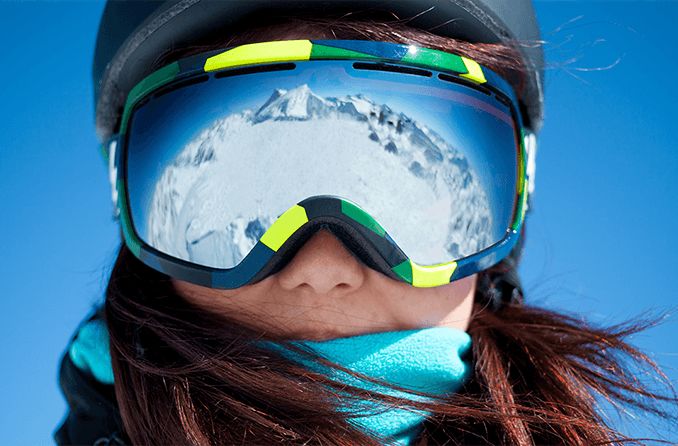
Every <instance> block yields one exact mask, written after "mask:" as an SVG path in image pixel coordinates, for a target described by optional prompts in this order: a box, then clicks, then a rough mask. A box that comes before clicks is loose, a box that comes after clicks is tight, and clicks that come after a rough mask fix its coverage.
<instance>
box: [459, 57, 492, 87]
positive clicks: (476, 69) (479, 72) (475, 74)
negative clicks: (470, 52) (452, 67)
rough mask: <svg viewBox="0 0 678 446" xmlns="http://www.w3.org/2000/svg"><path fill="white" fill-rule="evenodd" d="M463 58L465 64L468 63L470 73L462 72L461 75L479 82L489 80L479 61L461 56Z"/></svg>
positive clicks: (467, 67) (482, 82)
mask: <svg viewBox="0 0 678 446" xmlns="http://www.w3.org/2000/svg"><path fill="white" fill-rule="evenodd" d="M461 60H463V61H464V65H466V69H467V70H468V74H460V75H459V76H461V77H465V78H466V79H469V80H471V81H473V82H476V83H479V84H484V83H485V82H487V79H485V74H483V69H482V68H481V67H480V65H478V62H476V61H475V60H471V59H468V58H466V57H464V56H461Z"/></svg>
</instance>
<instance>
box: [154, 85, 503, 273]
mask: <svg viewBox="0 0 678 446" xmlns="http://www.w3.org/2000/svg"><path fill="white" fill-rule="evenodd" d="M255 123H256V124H255ZM271 141H275V143H274V144H272V143H271ZM291 148H293V149H291ZM243 168H246V169H248V171H247V172H246V173H243ZM321 194H329V195H336V196H340V197H344V198H347V199H348V200H350V201H352V202H354V203H356V204H358V205H359V206H361V207H362V208H363V209H364V210H365V211H367V212H369V213H370V214H371V215H372V216H373V217H375V218H376V219H377V220H378V221H379V223H380V224H381V225H382V226H383V227H384V228H385V229H386V230H387V231H388V233H389V234H390V235H391V237H392V238H393V239H394V240H395V241H396V242H397V243H398V245H399V246H400V247H401V248H402V249H403V251H404V252H405V253H406V254H407V255H409V256H410V257H411V258H412V259H413V260H414V261H415V262H418V263H421V264H430V263H440V262H444V261H448V260H451V257H453V258H459V257H462V256H466V255H468V254H471V253H473V252H476V251H478V250H480V249H482V248H485V247H487V246H488V245H489V244H491V243H492V242H493V241H495V239H496V235H495V234H493V228H492V226H493V225H492V223H493V222H492V218H491V213H490V210H489V204H488V199H487V195H486V194H485V192H484V191H483V190H482V188H481V185H480V183H479V181H478V180H477V176H475V175H474V174H473V173H472V171H471V168H470V166H469V165H468V160H467V159H466V158H465V157H464V156H463V155H462V154H461V153H459V152H457V151H456V150H455V149H453V148H452V147H450V146H449V144H447V142H446V141H444V140H443V139H442V138H441V137H440V136H438V135H437V134H436V133H435V132H433V131H431V130H430V129H428V128H426V127H423V126H420V125H419V124H417V123H416V122H414V121H412V120H411V119H409V118H408V117H407V116H405V115H403V114H402V113H396V112H394V111H392V110H391V109H390V108H388V107H386V106H383V105H378V104H375V103H373V102H372V101H370V100H369V99H367V98H365V97H364V96H363V95H358V96H347V97H345V98H342V99H337V98H320V97H318V96H316V95H314V94H313V92H312V91H310V89H308V87H307V86H301V87H298V88H295V89H291V90H287V91H285V90H277V91H275V92H274V93H273V95H272V96H271V97H270V98H269V99H268V100H267V101H266V103H265V104H264V106H262V107H261V108H259V109H258V110H257V111H256V112H252V111H251V110H248V111H246V112H243V113H241V114H235V115H231V116H228V117H226V118H223V119H221V120H219V121H216V122H215V123H213V124H212V125H211V126H210V127H208V128H206V129H205V130H204V131H203V132H202V133H201V134H200V135H199V136H198V137H197V138H196V139H194V140H192V141H190V142H188V143H187V144H186V146H185V148H184V149H183V150H182V151H181V152H180V153H179V155H178V156H177V157H176V158H175V160H174V161H173V162H172V164H169V165H168V166H166V167H165V169H164V171H163V174H162V176H161V178H160V180H159V181H158V183H157V184H156V186H155V191H154V193H153V198H152V200H151V206H150V210H149V213H148V231H147V232H148V233H147V239H148V240H147V241H148V242H149V243H150V244H151V245H153V246H154V247H156V248H157V249H159V250H161V251H164V252H166V253H168V254H171V255H174V256H177V257H179V258H182V259H184V260H188V261H192V262H196V263H200V264H203V265H208V266H212V267H218V268H230V267H233V266H235V265H236V264H237V263H239V262H240V261H241V260H242V258H243V257H244V256H246V255H247V253H248V252H249V251H250V250H251V249H252V247H253V246H254V245H255V244H256V242H257V241H258V239H259V237H261V235H262V234H263V232H264V231H265V230H266V229H267V228H268V227H270V225H271V224H272V222H273V221H275V219H276V218H277V217H278V216H279V215H280V214H281V213H282V212H284V211H285V210H287V209H288V208H289V207H290V206H292V205H294V204H295V203H298V202H299V201H301V200H303V199H304V198H307V197H309V196H313V195H321ZM502 230H503V228H502ZM495 232H496V230H495Z"/></svg>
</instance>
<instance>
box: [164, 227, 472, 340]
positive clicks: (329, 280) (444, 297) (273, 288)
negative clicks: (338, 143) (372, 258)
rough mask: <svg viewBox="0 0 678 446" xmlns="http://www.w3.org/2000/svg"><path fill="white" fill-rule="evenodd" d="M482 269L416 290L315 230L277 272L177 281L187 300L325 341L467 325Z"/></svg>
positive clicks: (272, 328)
mask: <svg viewBox="0 0 678 446" xmlns="http://www.w3.org/2000/svg"><path fill="white" fill-rule="evenodd" d="M476 279H477V276H476V275H472V276H469V277H466V278H463V279H460V280H456V281H454V282H452V283H449V284H447V285H443V286H439V287H434V288H415V287H412V286H411V285H409V284H406V283H403V282H399V281H397V280H394V279H391V278H390V277H388V276H386V275H384V274H382V273H379V272H377V271H375V270H373V269H371V268H369V267H368V266H366V265H365V264H363V263H362V262H361V261H359V260H358V259H357V258H356V257H354V256H353V254H352V253H351V252H350V251H349V250H348V249H347V248H346V247H345V246H344V244H343V243H342V242H341V240H339V239H338V238H337V237H335V236H334V234H332V233H331V232H329V231H327V230H325V229H321V230H319V231H318V232H316V233H315V234H314V235H313V236H312V237H311V238H310V239H309V240H308V241H307V242H306V243H305V244H304V245H303V246H302V247H301V249H300V250H299V251H298V252H297V254H296V255H295V256H294V257H293V258H292V259H291V260H290V262H289V263H288V264H287V265H286V266H285V267H284V268H283V269H281V270H280V271H278V272H277V273H275V274H273V275H270V276H269V277H267V278H266V279H264V280H262V281H260V282H258V283H255V284H252V285H246V286H243V287H240V288H237V289H234V290H221V289H215V288H207V287H203V286H200V285H194V284H192V283H189V282H184V281H181V280H177V279H172V280H173V284H174V286H175V288H176V290H177V292H178V293H179V294H180V295H181V296H183V297H184V298H185V299H186V300H187V301H189V302H191V303H192V304H194V305H197V306H199V307H201V308H204V309H206V310H209V311H216V312H218V313H221V314H224V315H225V316H227V317H229V318H233V319H236V320H239V321H242V322H245V323H247V324H250V325H253V326H254V327H256V328H260V329H263V330H265V331H267V332H268V333H272V334H276V335H282V336H289V337H290V338H293V339H310V340H324V339H331V338H338V337H345V336H353V335H358V334H365V333H373V332H380V331H395V330H408V329H416V328H425V327H432V326H448V327H454V328H459V329H462V330H466V328H467V327H468V322H469V319H470V315H471V309H472V305H473V296H474V293H475V288H476Z"/></svg>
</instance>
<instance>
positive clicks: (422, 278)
mask: <svg viewBox="0 0 678 446" xmlns="http://www.w3.org/2000/svg"><path fill="white" fill-rule="evenodd" d="M410 264H411V265H412V285H414V286H415V287H421V288H425V287H434V286H440V285H444V284H446V283H450V278H451V277H452V273H454V270H455V269H457V262H450V263H440V264H438V265H428V266H423V265H417V264H416V263H414V262H413V261H412V260H410Z"/></svg>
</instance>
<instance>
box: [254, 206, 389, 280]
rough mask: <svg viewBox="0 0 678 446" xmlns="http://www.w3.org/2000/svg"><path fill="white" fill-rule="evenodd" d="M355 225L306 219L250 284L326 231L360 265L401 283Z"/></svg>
mask: <svg viewBox="0 0 678 446" xmlns="http://www.w3.org/2000/svg"><path fill="white" fill-rule="evenodd" d="M358 225H359V223H357V222H348V221H345V220H342V219H340V218H338V217H336V216H332V215H320V216H315V217H313V218H311V219H309V221H308V222H306V223H305V224H304V225H303V226H301V227H300V228H299V229H297V230H296V231H295V232H294V233H293V234H292V235H291V236H290V237H289V239H287V240H286V241H285V243H284V244H283V245H282V246H281V247H280V249H278V251H277V252H276V253H275V255H274V257H273V259H272V260H271V262H269V263H268V264H267V265H266V267H264V268H263V269H262V270H260V271H259V272H258V273H257V274H256V275H255V276H254V277H253V279H252V283H255V282H258V281H260V280H263V279H264V278H266V277H268V276H269V275H270V274H275V273H276V272H278V271H280V270H281V269H283V268H284V267H285V266H286V265H287V263H288V262H289V261H290V260H291V259H292V258H293V257H294V256H295V255H296V254H297V252H298V251H299V249H301V247H302V246H303V245H304V243H306V241H308V239H310V238H311V237H312V236H313V234H315V233H316V232H317V231H319V230H320V229H326V230H328V231H329V232H331V233H332V234H333V235H334V236H336V237H337V238H338V239H339V240H340V241H341V242H342V243H343V244H344V247H346V249H347V250H348V251H349V252H350V253H351V254H352V255H353V256H354V257H355V258H356V259H357V260H358V261H360V262H361V263H363V264H364V265H366V266H368V267H369V268H372V269H374V270H376V271H379V272H381V273H383V274H386V275H387V276H388V277H391V278H393V279H395V280H399V281H402V278H401V277H399V276H398V275H396V273H395V272H393V271H392V269H391V268H392V266H391V265H389V263H388V262H387V261H386V260H385V259H384V258H383V257H382V255H381V254H380V253H379V252H378V251H377V249H376V248H375V247H374V245H373V244H372V243H371V242H370V240H369V239H368V238H367V237H366V236H365V235H364V234H363V231H365V230H366V229H363V228H358Z"/></svg>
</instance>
